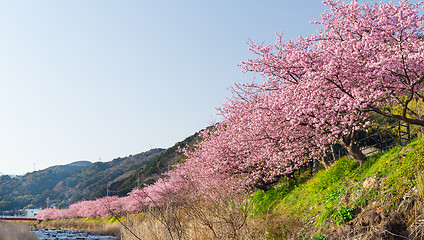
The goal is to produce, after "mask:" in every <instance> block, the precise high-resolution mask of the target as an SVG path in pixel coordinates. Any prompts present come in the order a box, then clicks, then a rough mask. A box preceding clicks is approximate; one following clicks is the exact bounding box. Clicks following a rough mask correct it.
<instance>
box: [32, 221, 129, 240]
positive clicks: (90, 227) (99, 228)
mask: <svg viewBox="0 0 424 240" xmlns="http://www.w3.org/2000/svg"><path fill="white" fill-rule="evenodd" d="M34 227H35V228H44V229H65V230H78V231H86V232H89V233H92V234H96V235H108V236H114V237H117V238H120V237H121V225H120V224H119V223H118V222H117V221H116V220H114V219H113V218H108V219H102V218H90V219H87V218H78V219H60V220H59V219H58V220H46V221H42V222H41V223H38V224H36V225H34Z"/></svg>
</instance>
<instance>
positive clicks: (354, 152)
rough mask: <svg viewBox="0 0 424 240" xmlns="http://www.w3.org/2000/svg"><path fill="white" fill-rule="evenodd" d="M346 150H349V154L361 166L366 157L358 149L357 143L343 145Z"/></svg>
mask: <svg viewBox="0 0 424 240" xmlns="http://www.w3.org/2000/svg"><path fill="white" fill-rule="evenodd" d="M345 148H346V150H347V151H348V152H349V154H350V155H351V156H352V157H353V158H354V159H355V160H356V161H357V162H359V164H360V165H361V166H362V164H364V162H365V160H367V157H366V156H365V154H364V153H363V152H362V151H361V150H360V149H359V146H358V144H356V143H353V144H350V145H348V146H345Z"/></svg>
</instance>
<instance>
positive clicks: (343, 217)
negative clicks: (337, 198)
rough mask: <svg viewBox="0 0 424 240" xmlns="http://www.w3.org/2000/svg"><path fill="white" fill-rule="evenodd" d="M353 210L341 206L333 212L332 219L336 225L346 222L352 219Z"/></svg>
mask: <svg viewBox="0 0 424 240" xmlns="http://www.w3.org/2000/svg"><path fill="white" fill-rule="evenodd" d="M353 210H354V208H350V207H347V206H342V207H341V208H340V210H339V211H338V212H336V213H335V214H334V220H336V222H337V225H342V224H343V223H346V222H349V221H350V220H352V219H353Z"/></svg>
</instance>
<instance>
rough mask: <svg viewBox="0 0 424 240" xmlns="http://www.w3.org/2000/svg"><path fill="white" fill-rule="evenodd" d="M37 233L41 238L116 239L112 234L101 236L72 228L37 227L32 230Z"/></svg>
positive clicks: (63, 239) (50, 239)
mask: <svg viewBox="0 0 424 240" xmlns="http://www.w3.org/2000/svg"><path fill="white" fill-rule="evenodd" d="M31 231H32V232H33V233H35V235H37V237H38V239H39V240H53V239H55V240H80V239H81V240H82V239H88V240H116V239H117V238H116V237H111V236H99V235H93V234H89V233H86V232H80V231H72V230H60V229H41V228H35V229H32V230H31Z"/></svg>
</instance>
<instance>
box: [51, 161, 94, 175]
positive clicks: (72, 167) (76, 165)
mask: <svg viewBox="0 0 424 240" xmlns="http://www.w3.org/2000/svg"><path fill="white" fill-rule="evenodd" d="M91 164H93V163H92V162H90V161H77V162H72V163H69V164H66V165H57V166H53V167H49V168H46V169H45V170H52V171H53V172H60V171H64V172H75V171H78V170H81V169H82V168H85V167H88V166H90V165H91Z"/></svg>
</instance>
